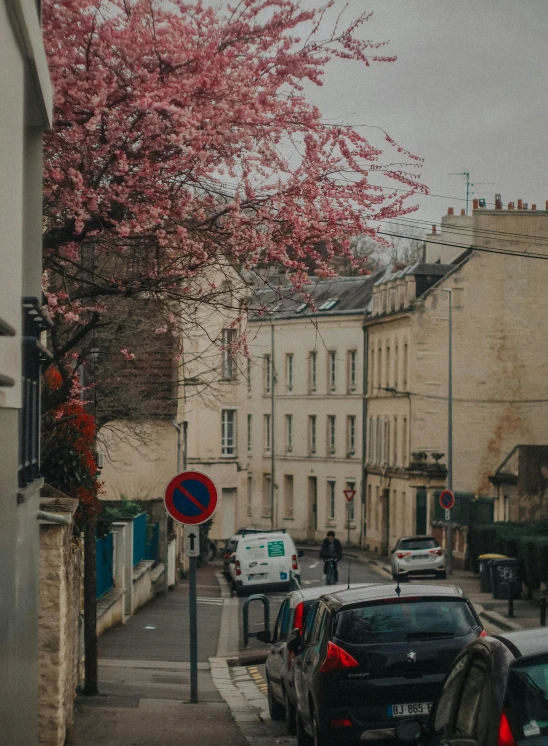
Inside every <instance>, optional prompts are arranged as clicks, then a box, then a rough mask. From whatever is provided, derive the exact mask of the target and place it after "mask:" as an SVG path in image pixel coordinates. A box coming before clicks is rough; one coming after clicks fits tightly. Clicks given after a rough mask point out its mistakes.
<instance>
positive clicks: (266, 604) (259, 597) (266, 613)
mask: <svg viewBox="0 0 548 746" xmlns="http://www.w3.org/2000/svg"><path fill="white" fill-rule="evenodd" d="M253 601H260V602H261V603H262V605H263V618H264V629H265V631H266V632H270V601H269V600H268V598H267V597H266V596H265V595H264V594H263V593H256V594H254V595H253V596H249V598H246V600H245V601H244V608H243V610H242V615H243V626H244V629H243V632H244V635H243V637H244V648H247V646H248V644H249V638H250V637H256V636H257V633H256V632H250V631H249V604H250V603H252V602H253Z"/></svg>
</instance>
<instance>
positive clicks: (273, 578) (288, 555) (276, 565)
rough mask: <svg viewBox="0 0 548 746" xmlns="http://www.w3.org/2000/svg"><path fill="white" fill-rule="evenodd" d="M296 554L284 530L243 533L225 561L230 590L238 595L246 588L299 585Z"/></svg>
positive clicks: (297, 555) (275, 588) (274, 587)
mask: <svg viewBox="0 0 548 746" xmlns="http://www.w3.org/2000/svg"><path fill="white" fill-rule="evenodd" d="M299 554H300V552H298V551H297V549H296V547H295V544H294V543H293V539H292V538H291V536H289V534H287V533H285V532H281V531H280V532H279V533H276V532H271V531H269V532H266V533H264V534H246V535H244V536H240V537H239V538H238V543H237V545H236V547H235V549H234V551H233V554H232V556H231V557H230V560H229V566H230V577H231V581H232V589H233V590H234V591H236V593H237V594H238V595H241V594H242V593H244V592H245V591H248V590H251V591H253V590H259V589H261V590H285V591H287V590H289V589H290V587H291V586H292V584H294V583H295V582H296V583H297V585H299V584H300V569H299Z"/></svg>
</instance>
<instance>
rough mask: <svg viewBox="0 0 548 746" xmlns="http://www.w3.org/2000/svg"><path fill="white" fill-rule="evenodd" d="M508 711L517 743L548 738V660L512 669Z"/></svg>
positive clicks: (522, 664)
mask: <svg viewBox="0 0 548 746" xmlns="http://www.w3.org/2000/svg"><path fill="white" fill-rule="evenodd" d="M506 711H507V713H508V718H509V720H510V726H511V728H512V731H513V733H514V736H515V738H516V740H517V741H518V743H519V742H520V741H522V742H523V741H524V740H527V739H530V738H532V737H534V736H540V735H542V736H546V735H548V658H545V659H542V660H539V659H536V660H535V661H534V662H531V661H528V662H527V661H525V662H523V661H522V662H518V664H517V665H515V666H512V667H511V668H510V671H509V674H508V685H507V690H506Z"/></svg>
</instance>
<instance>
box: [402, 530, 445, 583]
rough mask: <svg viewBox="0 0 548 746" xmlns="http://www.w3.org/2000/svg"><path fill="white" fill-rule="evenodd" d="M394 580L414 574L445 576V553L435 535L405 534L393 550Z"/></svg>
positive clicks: (407, 578) (406, 578)
mask: <svg viewBox="0 0 548 746" xmlns="http://www.w3.org/2000/svg"><path fill="white" fill-rule="evenodd" d="M390 564H391V565H392V577H393V578H394V580H400V581H407V580H409V578H410V576H412V575H433V576H434V577H436V578H445V577H446V573H445V553H444V551H443V549H442V548H441V547H440V545H439V544H438V542H437V541H436V539H435V538H434V537H433V536H404V537H402V538H401V539H398V542H397V543H396V546H395V547H394V549H393V550H392V552H391V556H390Z"/></svg>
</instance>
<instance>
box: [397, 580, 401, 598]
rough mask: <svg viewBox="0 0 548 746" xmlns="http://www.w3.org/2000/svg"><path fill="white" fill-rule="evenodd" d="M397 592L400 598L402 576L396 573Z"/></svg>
mask: <svg viewBox="0 0 548 746" xmlns="http://www.w3.org/2000/svg"><path fill="white" fill-rule="evenodd" d="M396 593H397V594H398V598H399V597H400V594H401V588H400V576H399V575H396Z"/></svg>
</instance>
